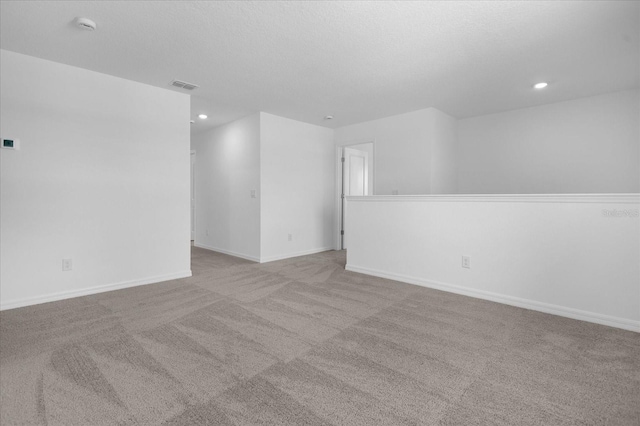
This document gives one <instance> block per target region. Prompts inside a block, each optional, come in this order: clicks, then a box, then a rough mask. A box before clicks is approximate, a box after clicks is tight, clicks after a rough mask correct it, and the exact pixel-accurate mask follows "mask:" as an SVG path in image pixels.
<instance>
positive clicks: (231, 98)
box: [0, 1, 640, 130]
mask: <svg viewBox="0 0 640 426" xmlns="http://www.w3.org/2000/svg"><path fill="white" fill-rule="evenodd" d="M639 6H640V3H639V2H636V1H633V2H622V1H602V2H600V1H588V2H582V1H581V2H571V1H556V2H552V1H540V2H539V1H529V2H524V1H512V2H480V1H460V2H457V1H448V2H386V1H376V2H283V1H278V2H267V1H260V2H193V1H171V2H170V1H154V2H147V1H126V2H124V1H122V2H116V1H106V2H99V1H95V2H94V1H76V2H62V1H55V2H54V1H44V2H40V1H27V2H6V1H3V2H2V3H1V10H0V18H1V21H0V25H1V30H0V46H1V47H2V48H3V49H7V50H12V51H15V52H19V53H24V54H27V55H32V56H36V57H40V58H45V59H49V60H52V61H56V62H62V63H65V64H70V65H74V66H78V67H82V68H87V69H91V70H95V71H99V72H102V73H106V74H111V75H115V76H119V77H123V78H127V79H131V80H135V81H140V82H144V83H147V84H151V85H154V86H159V87H169V86H168V85H169V82H170V81H171V80H172V79H180V80H184V81H187V82H192V83H196V84H199V85H200V86H201V87H200V88H199V89H197V90H196V91H194V92H192V95H193V98H192V116H193V117H195V116H196V115H197V114H198V113H201V112H204V113H207V114H208V115H209V117H210V119H209V120H207V121H206V123H204V122H201V121H198V122H197V123H196V124H195V125H194V130H197V129H203V128H204V127H206V126H208V127H211V126H214V125H219V124H222V123H224V122H228V121H231V120H233V119H235V118H238V117H241V116H244V115H247V114H249V113H252V112H255V111H266V112H269V113H272V114H276V115H281V116H284V117H289V118H293V119H297V120H301V121H305V122H308V123H314V124H319V125H323V126H327V127H337V126H342V125H346V124H351V123H356V122H361V121H366V120H371V119H375V118H380V117H385V116H389V115H393V114H399V113H403V112H407V111H412V110H416V109H420V108H426V107H431V106H433V107H436V108H438V109H440V110H442V111H444V112H446V113H449V114H451V115H453V116H455V117H458V118H462V117H470V116H475V115H480V114H486V113H491V112H498V111H504V110H510V109H515V108H522V107H527V106H533V105H539V104H544V103H549V102H556V101H561V100H568V99H573V98H577V97H582V96H589V95H595V94H599V93H604V92H610V91H615V90H624V89H629V88H637V87H639V85H640V60H639V55H640V43H639V39H640V34H639V33H640V7H639ZM77 16H82V17H88V18H90V19H93V20H94V21H95V22H96V23H97V25H98V29H97V31H94V32H87V31H82V30H79V29H77V28H76V27H75V26H74V25H73V20H74V18H75V17H77ZM538 81H548V82H549V83H550V85H549V87H548V88H547V89H545V90H543V91H534V90H532V89H531V85H532V84H533V83H536V82H538ZM175 90H180V89H175ZM327 114H331V115H334V116H335V119H334V120H332V121H324V120H323V117H324V116H325V115H327Z"/></svg>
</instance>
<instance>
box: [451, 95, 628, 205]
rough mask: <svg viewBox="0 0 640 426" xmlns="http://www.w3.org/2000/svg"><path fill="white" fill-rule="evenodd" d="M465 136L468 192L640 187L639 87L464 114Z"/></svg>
mask: <svg viewBox="0 0 640 426" xmlns="http://www.w3.org/2000/svg"><path fill="white" fill-rule="evenodd" d="M538 95H540V96H544V93H543V92H541V93H538ZM458 144H459V155H458V163H459V164H458V165H459V177H458V187H459V188H458V189H459V192H460V193H469V194H472V193H486V194H490V193H506V194H509V193H520V194H527V193H540V194H546V193H549V194H551V193H625V192H640V161H639V159H640V96H639V92H638V90H631V91H623V92H616V93H609V94H605V95H600V96H593V97H588V98H581V99H576V100H572V101H566V102H559V103H554V104H547V105H542V106H537V107H532V108H525V109H519V110H514V111H508V112H503V113H498V114H491V115H485V116H481V117H474V118H468V119H464V120H459V121H458Z"/></svg>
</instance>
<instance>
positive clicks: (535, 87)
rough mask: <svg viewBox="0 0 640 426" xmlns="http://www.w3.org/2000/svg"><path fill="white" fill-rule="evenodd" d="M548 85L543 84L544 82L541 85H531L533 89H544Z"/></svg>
mask: <svg viewBox="0 0 640 426" xmlns="http://www.w3.org/2000/svg"><path fill="white" fill-rule="evenodd" d="M548 85H549V84H548V83H545V82H544V81H543V82H541V83H536V84H534V85H533V88H534V89H544V88H545V87H547V86H548Z"/></svg>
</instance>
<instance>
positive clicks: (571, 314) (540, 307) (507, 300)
mask: <svg viewBox="0 0 640 426" xmlns="http://www.w3.org/2000/svg"><path fill="white" fill-rule="evenodd" d="M345 269H346V270H347V271H351V272H358V273H361V274H367V275H373V276H376V277H380V278H387V279H390V280H395V281H402V282H405V283H408V284H415V285H419V286H422V287H428V288H433V289H436V290H442V291H447V292H449V293H456V294H462V295H464V296H470V297H475V298H477V299H484V300H491V301H492V302H498V303H503V304H505V305H511V306H517V307H519V308H525V309H531V310H533V311H539V312H544V313H547V314H553V315H558V316H561V317H567V318H572V319H577V320H581V321H588V322H592V323H595V324H601V325H607V326H610V327H616V328H621V329H623V330H629V331H635V332H640V321H634V320H629V319H626V318H619V317H613V316H609V315H603V314H598V313H595V312H589V311H582V310H579V309H574V308H568V307H565V306H560V305H553V304H550V303H543V302H538V301H535V300H530V299H522V298H519V297H513V296H507V295H504V294H499V293H492V292H489V291H483V290H475V289H470V288H467V287H462V286H458V285H454V284H448V283H443V282H439V281H432V280H425V279H422V278H416V277H411V276H407V275H402V274H396V273H392V272H384V271H379V270H376V269H370V268H364V267H360V266H353V265H349V264H347V266H346V267H345Z"/></svg>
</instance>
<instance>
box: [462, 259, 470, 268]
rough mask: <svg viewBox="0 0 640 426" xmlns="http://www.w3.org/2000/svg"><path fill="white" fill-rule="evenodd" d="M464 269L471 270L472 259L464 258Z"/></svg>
mask: <svg viewBox="0 0 640 426" xmlns="http://www.w3.org/2000/svg"><path fill="white" fill-rule="evenodd" d="M462 267H463V268H467V269H471V258H470V257H469V256H462Z"/></svg>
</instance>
